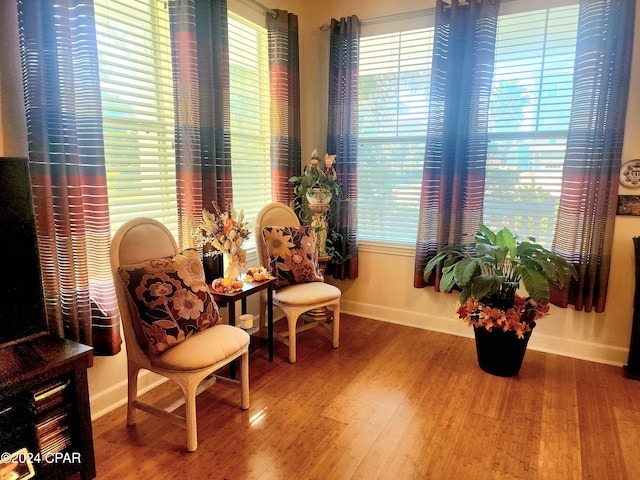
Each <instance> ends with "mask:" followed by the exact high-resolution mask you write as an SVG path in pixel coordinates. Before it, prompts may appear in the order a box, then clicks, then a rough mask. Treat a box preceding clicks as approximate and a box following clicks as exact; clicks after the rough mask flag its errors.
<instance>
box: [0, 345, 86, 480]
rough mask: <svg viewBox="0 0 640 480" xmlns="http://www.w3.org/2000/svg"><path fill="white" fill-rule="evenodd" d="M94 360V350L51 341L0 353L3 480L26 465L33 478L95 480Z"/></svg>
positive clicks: (0, 472)
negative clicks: (91, 379)
mask: <svg viewBox="0 0 640 480" xmlns="http://www.w3.org/2000/svg"><path fill="white" fill-rule="evenodd" d="M90 354H91V347H88V346H86V345H82V344H79V343H76V342H72V341H69V340H63V339H59V338H54V337H51V336H44V337H39V338H37V339H35V340H31V341H28V342H24V343H20V344H17V345H13V346H10V347H6V348H4V349H2V350H0V452H1V453H2V455H3V458H2V461H1V462H0V478H2V469H3V468H4V469H6V470H7V471H8V470H9V469H10V468H21V469H23V470H27V469H28V468H29V467H28V466H27V465H16V464H19V463H24V461H26V460H30V462H31V465H32V466H31V468H32V469H33V472H34V473H35V477H34V478H43V479H44V478H47V479H49V478H50V479H66V478H78V476H79V477H80V478H83V479H91V478H94V477H95V476H96V467H95V459H94V453H93V433H92V428H91V414H90V409H89V391H88V385H87V364H88V358H89V355H90ZM10 453H14V454H15V455H14V457H13V458H10V457H9V455H8V454H10ZM10 463H13V465H10Z"/></svg>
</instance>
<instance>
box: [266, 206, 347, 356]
mask: <svg viewBox="0 0 640 480" xmlns="http://www.w3.org/2000/svg"><path fill="white" fill-rule="evenodd" d="M272 227H278V228H277V229H276V230H278V232H277V234H278V235H284V237H279V238H288V239H289V240H291V239H292V238H293V237H294V236H295V235H296V230H301V229H303V228H304V227H301V226H300V221H299V220H298V217H297V216H296V214H295V212H294V211H293V210H292V209H291V208H290V207H288V206H287V205H284V204H282V203H278V202H273V203H270V204H269V205H267V206H265V207H264V208H263V209H262V210H261V211H260V213H259V214H258V218H257V219H256V244H257V247H258V248H257V250H258V260H259V262H260V263H261V265H264V266H266V267H269V266H270V264H271V263H272V260H273V252H271V255H270V252H269V249H268V247H267V242H266V241H265V236H264V235H263V232H264V231H265V230H267V231H268V232H269V233H272V232H274V229H273V228H272ZM281 227H284V228H285V231H284V232H282V228H281ZM307 228H311V227H307ZM307 233H308V230H307ZM305 235H306V233H304V232H303V233H302V235H301V236H302V237H303V238H306V237H305ZM294 243H295V242H294ZM313 249H314V250H315V243H314V244H313ZM301 250H304V246H302V248H301ZM316 260H317V257H316ZM316 268H317V267H316ZM308 270H309V269H308ZM272 273H274V272H272ZM310 275H311V278H312V279H313V280H314V281H303V282H301V283H297V282H294V280H291V281H290V282H289V283H290V284H288V285H286V286H280V287H279V286H278V283H279V279H278V278H276V288H275V291H274V292H273V305H274V306H276V307H278V308H280V310H282V312H283V313H284V314H285V316H286V318H287V323H288V328H287V330H286V331H285V332H284V333H275V334H274V336H275V338H276V339H278V340H280V341H282V342H283V343H285V344H286V345H288V346H289V361H290V362H291V363H295V362H296V334H297V333H299V332H301V331H303V330H308V329H310V328H313V327H318V326H319V327H324V328H327V329H329V330H332V331H333V347H334V348H338V345H339V341H340V297H341V294H342V293H341V292H340V289H339V288H337V287H335V286H333V285H330V284H328V283H324V281H323V280H324V279H323V278H322V277H321V276H319V273H313V272H312V273H311V274H310ZM276 277H277V274H276ZM309 278H310V277H307V278H306V280H309ZM280 283H282V282H280ZM285 283H286V282H285ZM261 302H262V305H261V308H260V325H261V326H263V325H264V312H265V310H266V303H265V302H266V300H265V297H264V295H263V296H261ZM321 307H327V308H328V309H330V310H332V311H333V319H332V320H331V321H330V322H327V321H322V320H316V321H306V320H304V321H300V319H301V316H302V314H304V313H305V312H308V311H310V310H314V309H317V308H321Z"/></svg>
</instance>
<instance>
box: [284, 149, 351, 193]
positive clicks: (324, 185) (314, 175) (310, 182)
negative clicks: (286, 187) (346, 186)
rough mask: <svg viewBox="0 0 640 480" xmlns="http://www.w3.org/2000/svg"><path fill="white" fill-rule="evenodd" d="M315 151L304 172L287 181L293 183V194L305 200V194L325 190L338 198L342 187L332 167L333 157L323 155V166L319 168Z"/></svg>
mask: <svg viewBox="0 0 640 480" xmlns="http://www.w3.org/2000/svg"><path fill="white" fill-rule="evenodd" d="M317 155H318V154H317V152H316V150H314V151H313V153H312V154H311V162H310V163H309V165H307V166H306V167H304V171H303V172H302V175H300V176H294V177H291V178H290V179H289V181H290V182H292V183H295V186H294V187H293V193H295V194H296V195H297V196H299V197H301V198H306V196H307V193H309V192H310V191H313V190H315V189H325V190H328V191H329V192H331V194H332V195H333V196H336V197H340V196H341V194H342V185H341V184H340V182H338V180H337V175H336V171H335V169H334V167H333V163H335V155H325V166H324V167H321V166H320V162H319V160H318V156H317Z"/></svg>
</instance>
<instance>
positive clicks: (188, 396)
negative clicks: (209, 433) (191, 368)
mask: <svg viewBox="0 0 640 480" xmlns="http://www.w3.org/2000/svg"><path fill="white" fill-rule="evenodd" d="M180 388H182V393H183V395H184V409H185V410H184V414H185V419H186V423H187V451H188V452H195V451H196V450H197V449H198V420H197V416H196V393H197V389H198V383H197V382H187V384H186V385H180Z"/></svg>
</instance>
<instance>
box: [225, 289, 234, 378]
mask: <svg viewBox="0 0 640 480" xmlns="http://www.w3.org/2000/svg"><path fill="white" fill-rule="evenodd" d="M227 313H228V314H229V320H228V323H229V325H235V324H236V302H234V301H233V300H229V302H228V303H227ZM229 376H230V377H231V379H232V380H235V379H236V361H235V360H234V361H233V362H231V364H230V365H229Z"/></svg>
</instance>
